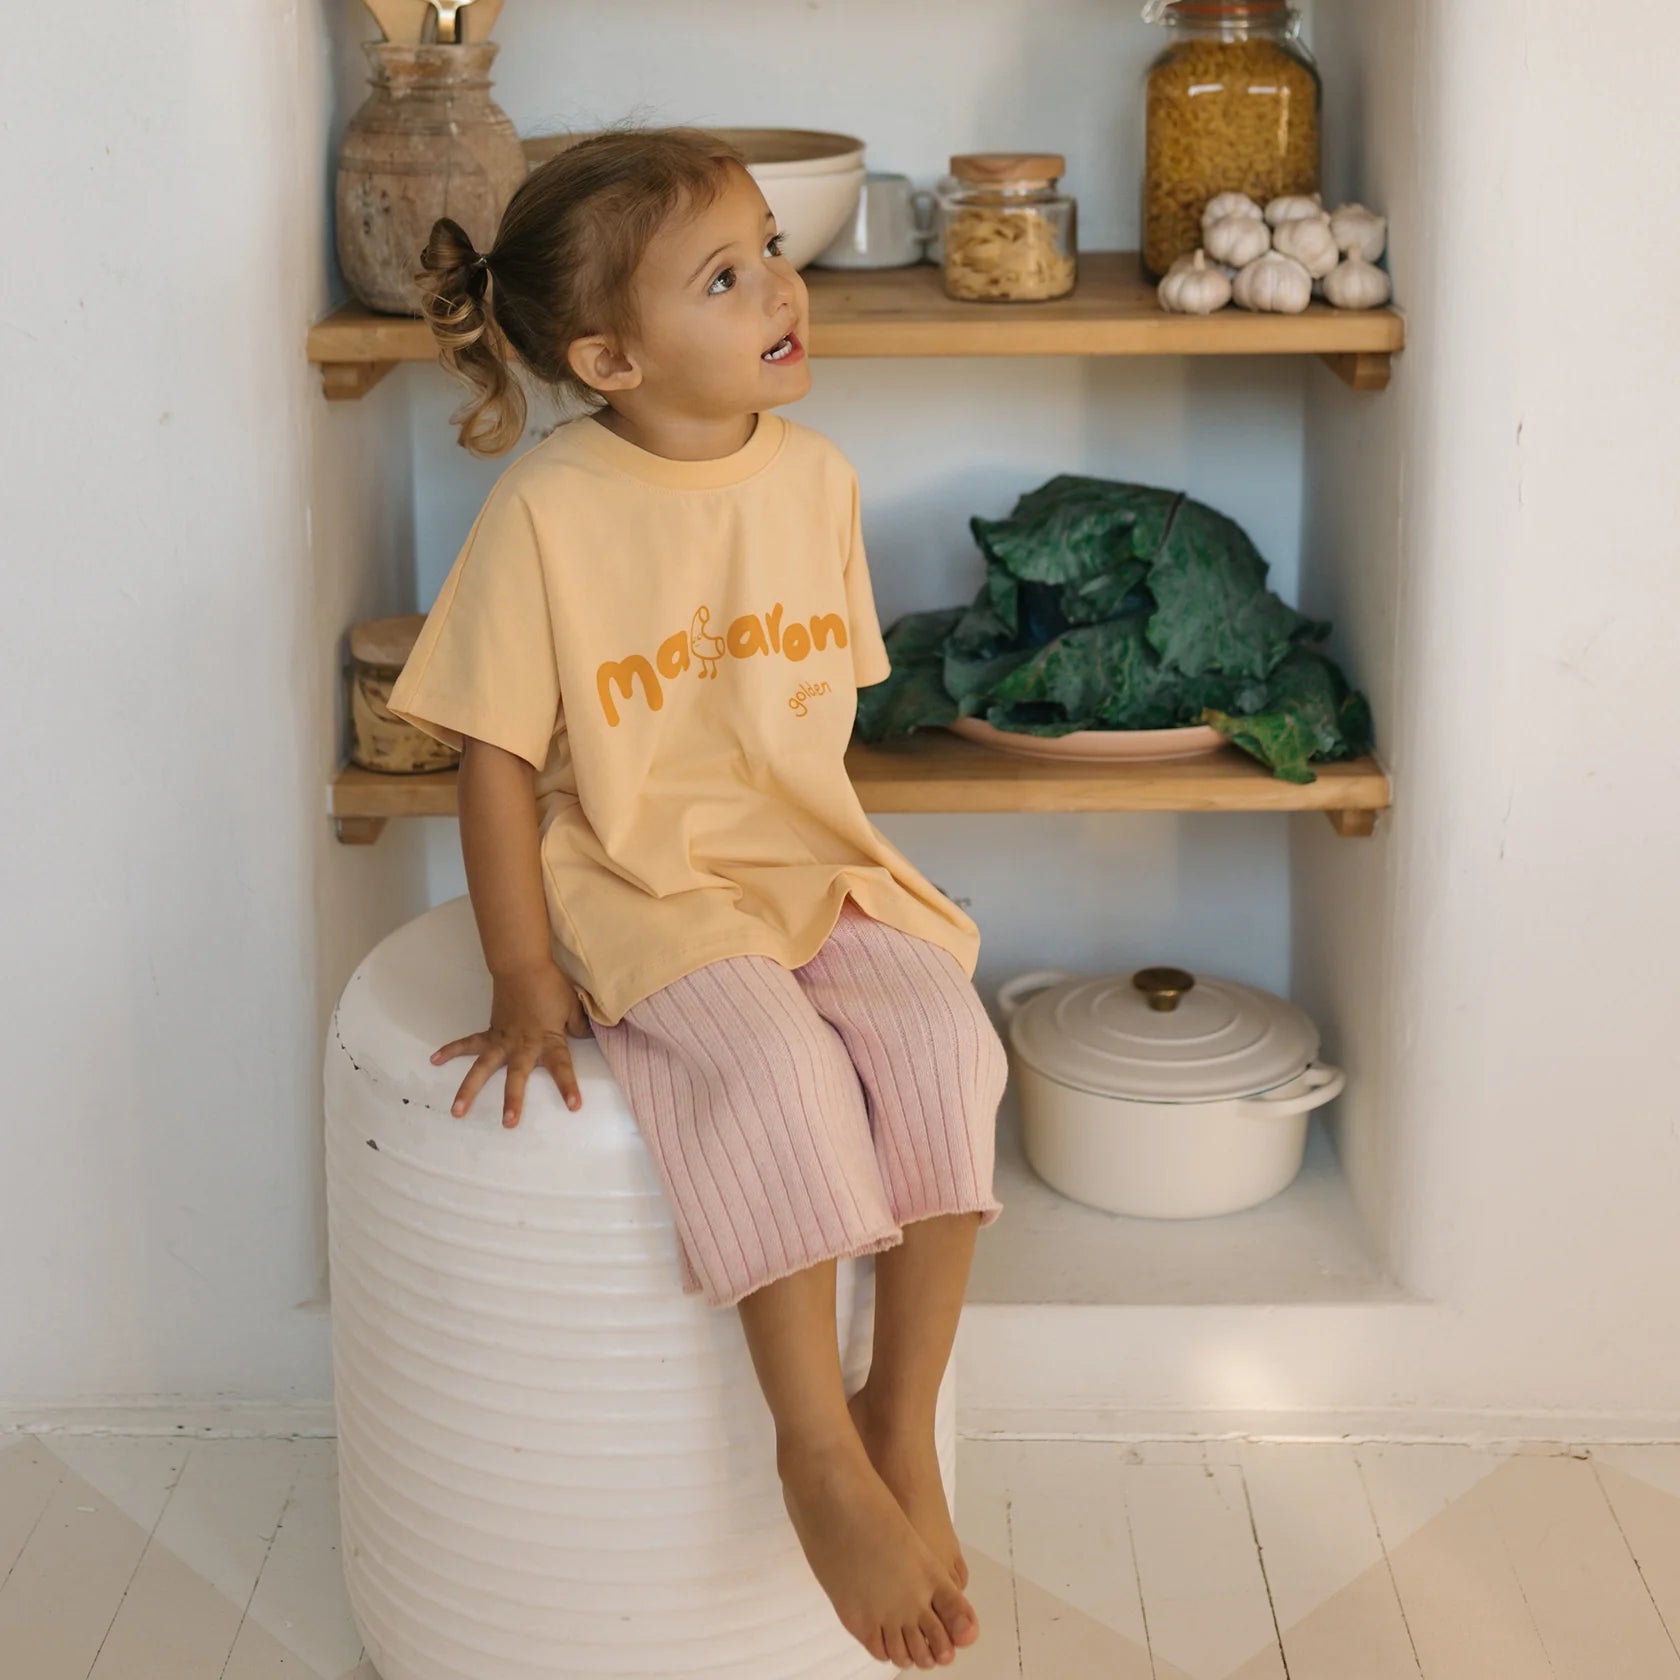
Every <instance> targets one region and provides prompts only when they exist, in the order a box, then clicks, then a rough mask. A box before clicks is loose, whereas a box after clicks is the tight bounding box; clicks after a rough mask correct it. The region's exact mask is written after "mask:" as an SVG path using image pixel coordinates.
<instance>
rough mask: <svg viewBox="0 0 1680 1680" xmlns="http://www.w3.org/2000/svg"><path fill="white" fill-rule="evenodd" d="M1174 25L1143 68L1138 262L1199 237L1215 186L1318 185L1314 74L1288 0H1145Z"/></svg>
mask: <svg viewBox="0 0 1680 1680" xmlns="http://www.w3.org/2000/svg"><path fill="white" fill-rule="evenodd" d="M1143 15H1144V17H1145V18H1147V19H1148V20H1149V21H1150V22H1151V23H1160V24H1165V25H1166V27H1167V28H1168V29H1169V30H1171V31H1172V40H1171V42H1170V44H1169V45H1168V46H1167V47H1166V48H1165V49H1164V50H1163V51H1162V52H1161V54H1160V55H1159V57H1157V58H1156V59H1155V61H1154V63H1152V64H1151V65H1150V66H1149V69H1148V71H1147V72H1146V73H1145V76H1144V100H1143V104H1144V147H1143V150H1144V163H1143V266H1144V270H1145V272H1146V273H1148V274H1149V275H1150V276H1151V277H1152V278H1155V279H1159V278H1160V277H1161V276H1162V275H1163V274H1165V273H1166V271H1167V270H1168V269H1169V268H1170V267H1171V266H1172V264H1173V262H1174V261H1175V260H1176V259H1177V258H1179V257H1182V256H1184V255H1185V254H1186V253H1187V252H1190V251H1194V250H1195V249H1196V247H1197V246H1198V245H1200V244H1201V242H1202V209H1203V207H1204V206H1205V205H1206V204H1207V201H1208V200H1209V199H1210V198H1212V197H1213V196H1214V195H1215V194H1216V193H1222V192H1240V193H1247V194H1248V196H1249V197H1250V198H1252V199H1255V200H1257V201H1258V202H1259V203H1261V204H1264V203H1265V202H1266V200H1267V199H1269V198H1277V197H1280V196H1281V195H1283V194H1285V193H1313V192H1317V191H1318V116H1319V93H1320V86H1319V77H1318V68H1317V66H1316V65H1315V64H1314V63H1313V58H1312V54H1311V53H1309V52H1308V51H1307V49H1306V47H1305V46H1304V45H1303V44H1302V43H1301V41H1300V39H1299V30H1300V21H1301V15H1300V13H1299V12H1297V11H1295V10H1294V9H1293V8H1292V7H1290V6H1289V4H1288V3H1287V0H1148V4H1147V5H1146V6H1145V7H1144V12H1143Z"/></svg>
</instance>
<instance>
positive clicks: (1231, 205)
mask: <svg viewBox="0 0 1680 1680" xmlns="http://www.w3.org/2000/svg"><path fill="white" fill-rule="evenodd" d="M1226 216H1260V217H1262V218H1264V216H1265V211H1263V210H1262V209H1261V208H1260V206H1259V205H1258V204H1256V203H1255V202H1254V200H1253V199H1252V198H1250V197H1249V196H1248V194H1247V193H1240V192H1222V193H1215V194H1214V195H1213V197H1212V198H1210V199H1209V200H1208V201H1207V207H1206V209H1204V210H1203V211H1202V229H1203V231H1204V232H1205V231H1206V230H1207V228H1208V227H1209V225H1210V224H1211V223H1213V222H1217V221H1221V220H1223V219H1224V218H1225V217H1226Z"/></svg>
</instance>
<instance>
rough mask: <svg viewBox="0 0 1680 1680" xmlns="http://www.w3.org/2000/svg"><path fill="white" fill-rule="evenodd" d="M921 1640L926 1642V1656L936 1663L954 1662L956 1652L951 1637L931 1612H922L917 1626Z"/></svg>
mask: <svg viewBox="0 0 1680 1680" xmlns="http://www.w3.org/2000/svg"><path fill="white" fill-rule="evenodd" d="M919 1626H920V1627H921V1630H922V1638H923V1639H925V1640H926V1641H927V1648H928V1654H929V1656H931V1657H932V1658H933V1660H934V1661H935V1662H936V1663H948V1662H954V1661H955V1660H956V1655H957V1653H956V1651H955V1650H954V1649H953V1648H952V1645H951V1636H950V1634H948V1633H947V1632H946V1631H945V1624H944V1623H943V1622H942V1621H940V1619H939V1618H938V1617H937V1616H936V1615H934V1613H933V1612H932V1611H931V1610H924V1611H923V1612H922V1619H921V1622H920V1624H919Z"/></svg>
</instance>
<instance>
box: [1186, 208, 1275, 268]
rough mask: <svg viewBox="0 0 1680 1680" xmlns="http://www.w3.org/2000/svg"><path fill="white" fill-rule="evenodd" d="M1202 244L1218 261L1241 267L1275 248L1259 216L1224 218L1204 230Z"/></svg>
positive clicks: (1268, 230) (1210, 223) (1268, 231)
mask: <svg viewBox="0 0 1680 1680" xmlns="http://www.w3.org/2000/svg"><path fill="white" fill-rule="evenodd" d="M1202 244H1203V245H1204V246H1205V247H1206V248H1207V254H1208V255H1209V256H1210V257H1212V258H1213V260H1214V261H1215V262H1222V263H1229V264H1230V265H1231V266H1232V267H1233V268H1241V267H1243V266H1244V264H1246V263H1251V262H1253V261H1254V259H1255V258H1256V257H1262V256H1264V255H1265V254H1266V252H1267V251H1269V250H1270V249H1271V248H1272V234H1271V229H1269V228H1268V227H1267V226H1266V224H1265V222H1263V221H1262V220H1261V219H1260V218H1259V217H1258V216H1243V215H1236V216H1221V217H1220V218H1219V220H1218V221H1217V222H1209V223H1208V225H1207V226H1206V227H1205V228H1203V230H1202Z"/></svg>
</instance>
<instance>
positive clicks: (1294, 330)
mask: <svg viewBox="0 0 1680 1680" xmlns="http://www.w3.org/2000/svg"><path fill="white" fill-rule="evenodd" d="M803 275H804V280H805V284H806V286H807V287H808V288H809V290H810V294H811V330H810V343H809V344H808V345H807V347H806V348H807V349H808V350H809V351H810V353H811V354H812V355H813V356H1303V355H1311V356H1319V357H1321V358H1322V359H1323V360H1324V361H1325V362H1326V363H1328V364H1329V366H1330V367H1331V368H1332V369H1334V371H1335V372H1336V373H1337V375H1338V376H1339V377H1341V378H1342V379H1344V380H1345V381H1346V382H1347V383H1348V384H1349V385H1351V386H1352V387H1353V388H1354V389H1355V390H1356V391H1380V390H1381V389H1382V388H1383V387H1384V386H1385V385H1387V383H1388V373H1389V358H1390V357H1391V356H1392V355H1393V354H1394V353H1395V352H1396V351H1398V350H1400V349H1402V348H1403V347H1404V345H1405V337H1406V335H1405V324H1404V322H1403V320H1402V318H1401V317H1400V316H1399V315H1398V314H1397V313H1396V312H1395V311H1394V310H1392V309H1373V310H1345V309H1331V308H1329V307H1327V306H1326V305H1324V304H1321V303H1315V304H1313V305H1312V306H1311V307H1310V308H1308V309H1307V310H1306V311H1305V312H1304V313H1303V314H1300V315H1257V314H1251V313H1249V312H1248V311H1247V310H1244V309H1236V308H1229V309H1222V310H1220V311H1219V312H1218V313H1217V314H1215V315H1173V314H1169V313H1168V312H1167V311H1166V310H1164V309H1162V308H1161V306H1160V304H1159V303H1158V302H1157V301H1156V297H1155V288H1154V287H1153V286H1151V285H1150V284H1149V283H1148V282H1147V281H1146V280H1144V278H1143V276H1142V274H1141V272H1140V271H1139V268H1138V260H1137V257H1136V255H1135V253H1133V252H1130V251H1087V252H1084V253H1083V254H1082V255H1081V256H1080V258H1079V283H1078V285H1077V286H1076V287H1075V288H1074V290H1073V292H1072V294H1071V295H1070V296H1068V297H1065V298H1060V299H1058V300H1056V301H1055V302H1053V303H1014V304H1009V303H959V302H957V301H956V300H955V299H952V298H948V297H946V295H945V292H944V289H943V286H942V284H941V280H940V271H939V269H938V267H937V266H936V265H935V264H933V263H919V264H917V265H916V266H915V267H913V268H893V269H880V270H875V271H867V270H866V271H843V270H838V269H821V268H808V269H805V270H804V271H803ZM309 359H310V361H311V362H314V363H316V364H317V365H318V366H319V367H320V369H321V383H322V388H323V389H324V390H325V392H326V394H327V396H328V397H329V398H332V399H334V400H335V401H342V400H346V399H353V398H356V397H360V396H363V395H364V394H365V393H367V392H368V391H370V390H372V389H373V387H374V386H375V385H377V384H378V383H379V381H380V380H381V379H383V378H384V377H385V375H386V374H387V373H389V372H390V371H391V369H392V368H393V367H394V366H395V365H396V364H397V363H398V362H430V361H434V360H435V359H436V352H435V349H434V347H433V344H432V336H431V329H430V328H429V327H428V326H427V325H426V323H425V322H424V321H422V320H420V319H418V318H417V317H410V316H406V315H376V314H373V313H372V312H371V311H369V310H366V309H363V308H362V307H361V306H360V305H359V304H355V305H346V306H345V307H344V308H342V309H338V310H336V311H334V313H333V314H331V315H329V316H327V318H326V319H325V320H324V321H320V322H317V323H316V325H315V326H313V327H311V328H310V330H309Z"/></svg>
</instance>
